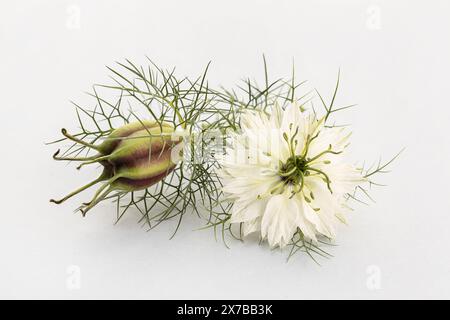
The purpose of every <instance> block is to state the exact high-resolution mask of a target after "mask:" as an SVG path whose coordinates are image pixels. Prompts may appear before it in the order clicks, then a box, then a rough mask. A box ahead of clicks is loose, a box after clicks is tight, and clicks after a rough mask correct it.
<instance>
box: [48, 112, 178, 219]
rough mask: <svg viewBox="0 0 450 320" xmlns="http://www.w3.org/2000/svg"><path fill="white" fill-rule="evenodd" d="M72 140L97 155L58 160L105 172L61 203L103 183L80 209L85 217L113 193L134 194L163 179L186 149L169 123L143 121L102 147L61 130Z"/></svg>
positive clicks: (118, 132) (123, 129)
mask: <svg viewBox="0 0 450 320" xmlns="http://www.w3.org/2000/svg"><path fill="white" fill-rule="evenodd" d="M62 134H63V135H64V136H65V137H66V138H67V139H69V140H72V141H74V142H76V143H78V144H81V145H83V146H85V147H88V148H90V149H92V150H95V151H96V152H97V153H96V154H95V155H93V156H91V157H86V158H70V157H60V156H59V150H58V151H57V152H56V153H55V154H54V156H53V158H54V159H55V160H64V161H80V162H81V164H80V165H79V166H78V169H80V168H81V167H83V166H85V165H89V164H95V163H96V164H101V165H102V166H103V172H102V173H101V175H100V176H99V177H98V178H97V179H95V180H94V181H92V182H90V183H88V184H87V185H85V186H83V187H81V188H79V189H77V190H75V191H73V192H71V193H69V194H68V195H66V196H65V197H64V198H62V199H60V200H53V199H52V200H50V201H51V202H53V203H56V204H60V203H62V202H64V201H66V200H67V199H69V198H71V197H73V196H75V195H76V194H78V193H80V192H82V191H84V190H86V189H88V188H90V187H92V186H94V185H96V184H98V183H100V182H103V184H102V185H101V187H100V188H99V189H98V190H97V192H96V193H95V195H94V197H93V198H92V200H91V201H89V202H88V203H84V204H83V205H82V206H81V207H80V210H81V213H82V214H83V216H85V215H86V213H87V212H88V211H89V210H90V209H92V208H93V207H94V206H95V205H96V204H98V203H99V202H100V201H102V200H104V199H105V198H106V197H107V196H108V195H109V194H110V193H111V192H114V191H118V192H132V191H138V190H144V189H147V188H149V187H151V186H152V185H154V184H156V183H157V182H159V181H161V180H163V179H164V178H165V177H166V176H167V175H168V174H169V173H170V172H172V171H173V170H174V169H175V167H176V162H177V160H176V158H177V157H179V156H180V154H181V152H182V150H183V143H182V137H180V136H179V135H177V134H175V128H174V126H173V125H172V124H170V123H167V122H157V121H141V122H133V123H129V124H127V125H124V126H122V127H120V128H118V129H116V130H114V131H112V132H111V134H110V135H109V136H108V137H107V138H106V139H105V141H104V142H103V143H101V144H99V145H94V144H89V143H87V142H86V141H82V140H79V139H77V138H76V137H74V136H72V135H70V134H68V133H67V131H66V130H65V129H62Z"/></svg>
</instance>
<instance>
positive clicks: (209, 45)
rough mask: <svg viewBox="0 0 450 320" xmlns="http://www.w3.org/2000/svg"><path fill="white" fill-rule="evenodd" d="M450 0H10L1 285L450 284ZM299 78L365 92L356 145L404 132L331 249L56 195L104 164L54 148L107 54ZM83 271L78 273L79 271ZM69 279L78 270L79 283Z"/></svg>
mask: <svg viewBox="0 0 450 320" xmlns="http://www.w3.org/2000/svg"><path fill="white" fill-rule="evenodd" d="M449 15H450V2H448V1H436V0H435V1H377V0H371V1H361V0H354V1H350V0H347V1H331V0H330V1H317V0H314V1H298V0H295V1H294V0H292V1H287V0H285V1H281V0H277V1H269V0H254V1H242V0H227V1H211V0H208V1H206V0H205V1H199V0H191V1H136V0H134V1H111V0H108V1H87V0H86V1H81V0H78V1H77V0H73V1H56V0H55V1H43V0H42V1H31V0H28V1H9V2H6V1H4V2H2V4H1V5H0V93H1V95H0V96H1V99H0V108H1V109H0V110H1V120H2V121H1V134H2V139H1V156H0V163H1V165H0V168H1V184H0V195H1V207H0V215H1V220H0V297H1V298H63V299H72V298H75V299H78V298H233V299H241V298H247V299H248V298H255V299H258V298H268V299H272V298H273V299H294V298H296V299H312V298H361V299H379V298H450V257H449V249H450V245H449V243H450V232H449V224H450V210H449V208H450V205H449V204H450V194H449V188H448V184H449V182H450V179H449V178H450V174H449V173H450V169H449V166H450V151H449V148H450V147H449V136H448V126H449V125H450V105H449V98H448V95H449V93H450V90H449V89H450V84H449V83H450V62H449V57H450V44H449V41H448V39H449V31H450V19H449ZM263 53H265V54H266V56H267V58H268V61H269V68H270V71H271V74H272V75H273V77H274V78H275V77H278V76H286V77H288V76H289V73H290V65H291V62H292V58H294V59H295V62H296V66H297V70H298V74H297V76H298V77H300V78H302V79H308V80H309V81H310V83H311V84H312V85H313V86H315V87H317V88H319V89H320V90H321V91H322V92H323V93H324V94H325V95H326V96H327V97H329V95H330V93H331V91H332V89H333V85H334V83H335V79H336V74H337V70H338V68H339V67H340V68H341V71H342V87H341V91H340V96H339V100H338V102H339V103H341V104H342V105H343V104H346V103H353V102H354V103H358V104H359V108H357V109H354V110H352V111H349V112H347V113H346V114H345V115H346V117H347V118H346V120H347V122H350V123H352V124H353V131H354V135H353V143H352V146H353V148H352V150H353V155H354V157H355V159H367V160H369V161H370V160H376V159H377V158H378V156H379V155H384V156H385V157H386V158H387V157H389V156H391V155H393V154H395V153H396V152H397V151H398V150H400V149H401V148H403V147H406V151H405V153H404V154H403V155H402V156H401V158H400V159H399V160H398V161H397V162H396V163H395V164H394V166H393V167H392V169H393V171H392V173H390V174H388V175H386V176H384V177H381V182H384V183H387V184H388V185H389V187H387V188H382V189H377V190H375V191H374V196H375V197H376V199H377V203H376V204H373V205H371V206H369V207H366V206H357V210H356V211H355V213H354V214H352V216H351V217H350V225H349V226H348V227H342V228H340V230H339V231H340V233H339V236H338V239H337V243H338V247H336V248H332V249H331V252H332V253H333V255H334V256H335V257H334V258H332V259H329V260H324V259H322V260H320V262H321V266H318V265H316V264H315V263H314V262H313V261H312V260H310V259H309V258H308V257H307V256H304V255H299V256H296V257H295V258H294V259H292V260H291V261H290V262H289V263H286V262H285V258H286V255H285V254H282V253H280V252H278V251H275V252H270V251H269V250H268V249H267V247H264V246H262V247H261V246H258V244H257V243H255V242H252V241H249V242H246V243H245V244H241V243H232V248H231V249H226V248H225V247H224V246H223V244H222V243H221V242H220V241H218V242H216V241H215V240H214V239H213V235H212V234H211V232H209V231H192V230H193V229H195V228H197V227H198V220H196V219H187V220H186V221H185V224H184V225H183V227H182V229H181V231H180V232H179V233H178V234H177V236H176V237H175V238H174V239H173V240H169V237H170V235H171V234H172V231H173V229H174V225H173V224H170V223H167V224H164V225H162V226H160V227H159V228H158V229H155V230H153V231H152V232H149V233H147V232H145V231H143V230H142V229H141V227H140V226H139V225H138V224H137V223H136V221H137V219H138V215H137V214H133V213H130V214H128V215H127V216H126V217H125V218H124V219H123V220H122V221H121V222H120V223H119V224H118V225H115V226H114V225H113V222H114V217H115V216H114V215H115V213H114V207H113V205H108V204H103V205H101V206H100V207H98V208H97V209H96V210H94V211H92V212H91V214H90V215H89V216H88V217H87V218H85V219H83V218H81V217H80V215H79V214H73V213H72V212H73V209H75V208H76V207H77V205H78V204H79V202H80V201H82V200H83V199H85V198H86V196H87V195H85V196H84V197H83V196H82V197H77V198H76V199H73V200H72V201H69V202H68V203H66V204H64V205H62V206H54V205H51V204H50V203H49V202H48V199H50V198H52V197H57V196H60V195H63V194H64V193H66V192H67V191H69V190H71V189H72V188H74V187H76V186H79V185H82V184H83V183H85V182H86V181H87V179H90V178H91V177H92V176H93V175H95V169H94V167H92V168H89V169H86V170H84V171H81V172H77V171H76V170H74V168H73V166H66V165H64V164H61V163H56V162H54V161H53V160H52V159H51V155H52V153H53V152H54V151H55V148H54V147H48V146H45V145H44V142H46V141H49V140H52V139H55V138H58V137H59V130H60V128H61V127H68V128H73V127H74V126H75V125H76V118H75V113H74V109H73V107H72V106H71V104H70V103H69V100H75V101H84V100H83V99H85V98H86V96H85V95H84V94H83V92H84V91H89V90H90V88H91V85H92V84H93V83H99V82H102V81H104V80H106V79H107V76H108V72H107V70H106V68H105V65H112V64H113V63H114V61H117V60H119V61H123V59H125V58H128V59H131V60H133V61H137V62H143V61H144V57H145V55H148V56H150V57H151V58H153V59H154V60H156V61H157V62H158V63H159V64H160V65H161V66H164V67H167V68H171V67H173V66H177V68H178V74H179V75H182V76H183V75H191V76H194V75H197V74H198V73H199V72H201V70H202V69H203V68H204V66H205V65H206V63H207V62H208V61H209V60H212V67H211V70H210V75H209V79H210V83H211V84H219V83H220V84H224V85H227V86H232V85H235V84H236V83H237V82H238V81H239V79H241V78H242V77H246V76H250V77H255V78H259V79H261V76H262V63H261V55H262V54H263ZM74 276H75V277H77V276H80V281H81V282H80V286H79V287H77V286H76V283H75V286H74V285H73V283H74V282H73V277H74ZM71 284H72V285H71Z"/></svg>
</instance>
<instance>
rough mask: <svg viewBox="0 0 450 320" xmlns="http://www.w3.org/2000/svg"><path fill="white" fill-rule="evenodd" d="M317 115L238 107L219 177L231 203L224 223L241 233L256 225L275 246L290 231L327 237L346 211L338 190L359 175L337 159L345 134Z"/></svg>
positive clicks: (351, 187) (345, 142) (311, 237)
mask: <svg viewBox="0 0 450 320" xmlns="http://www.w3.org/2000/svg"><path fill="white" fill-rule="evenodd" d="M324 122H325V119H324V118H320V119H319V118H317V117H316V115H315V114H313V113H309V112H306V111H302V109H301V108H300V107H299V106H298V105H296V104H290V105H288V106H287V107H286V109H285V110H283V109H282V108H281V107H279V106H277V105H276V106H275V107H274V108H273V110H272V112H271V113H270V114H269V113H266V112H265V111H263V110H246V111H244V112H243V114H242V116H241V122H240V129H241V130H240V131H238V132H234V133H231V135H230V138H231V140H232V144H231V146H229V147H228V148H227V152H226V154H227V156H226V158H225V159H223V160H222V169H221V177H222V179H223V191H224V193H225V195H226V197H227V199H228V200H230V201H233V202H234V204H233V208H232V211H231V218H230V222H231V223H242V226H243V233H244V236H246V235H248V234H250V233H252V232H260V233H261V237H262V239H267V241H268V242H269V244H270V246H272V247H275V246H279V247H281V248H282V247H284V246H285V245H287V244H288V243H289V242H290V240H291V239H292V237H293V236H294V234H295V233H296V232H297V231H298V230H300V231H301V234H302V235H303V236H304V237H305V238H306V239H309V240H313V241H317V237H318V236H322V237H323V236H324V237H327V238H330V239H332V238H334V237H335V225H336V224H337V222H339V221H341V222H345V220H344V213H345V211H347V210H348V207H347V206H346V197H345V196H346V195H347V194H348V193H351V192H352V191H353V190H354V188H355V187H356V186H358V185H359V184H361V183H362V182H363V181H364V178H363V177H362V175H361V171H360V170H357V169H356V168H355V167H354V166H352V165H350V164H348V163H345V162H343V161H342V160H343V155H344V151H345V149H346V147H347V145H348V139H349V136H350V134H349V133H348V132H347V131H346V130H345V129H343V128H337V127H334V128H328V127H325V125H324Z"/></svg>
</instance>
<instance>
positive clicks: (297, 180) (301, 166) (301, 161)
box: [280, 156, 308, 185]
mask: <svg viewBox="0 0 450 320" xmlns="http://www.w3.org/2000/svg"><path fill="white" fill-rule="evenodd" d="M307 165H308V161H307V160H306V159H305V158H304V157H302V156H291V157H290V158H289V159H288V160H287V161H286V163H285V164H283V165H282V166H281V169H280V176H281V178H282V179H283V181H285V183H290V184H293V185H298V184H301V183H302V181H303V177H304V176H305V175H308V172H307V170H306V169H307Z"/></svg>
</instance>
